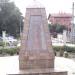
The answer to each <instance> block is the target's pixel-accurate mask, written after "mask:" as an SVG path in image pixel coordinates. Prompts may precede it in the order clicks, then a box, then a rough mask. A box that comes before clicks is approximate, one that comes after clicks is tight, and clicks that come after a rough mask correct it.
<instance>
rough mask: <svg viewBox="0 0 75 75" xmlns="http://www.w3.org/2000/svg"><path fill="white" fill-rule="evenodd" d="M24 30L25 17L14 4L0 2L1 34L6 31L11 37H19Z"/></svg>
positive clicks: (6, 0) (7, 1)
mask: <svg viewBox="0 0 75 75" xmlns="http://www.w3.org/2000/svg"><path fill="white" fill-rule="evenodd" d="M20 27H21V28H23V16H22V14H21V12H20V11H19V9H18V8H17V7H16V5H15V4H14V2H10V0H0V34H1V33H2V31H3V30H5V31H6V32H7V33H8V34H9V35H12V36H14V37H18V36H19V34H20Z"/></svg>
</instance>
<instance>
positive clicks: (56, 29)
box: [49, 24, 66, 34]
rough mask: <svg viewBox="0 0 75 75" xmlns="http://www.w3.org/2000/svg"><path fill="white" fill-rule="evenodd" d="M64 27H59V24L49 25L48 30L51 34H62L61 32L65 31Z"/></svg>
mask: <svg viewBox="0 0 75 75" xmlns="http://www.w3.org/2000/svg"><path fill="white" fill-rule="evenodd" d="M65 29H66V27H65V26H63V25H59V24H54V25H51V24H49V30H50V32H51V33H53V34H54V33H55V32H56V33H63V30H65Z"/></svg>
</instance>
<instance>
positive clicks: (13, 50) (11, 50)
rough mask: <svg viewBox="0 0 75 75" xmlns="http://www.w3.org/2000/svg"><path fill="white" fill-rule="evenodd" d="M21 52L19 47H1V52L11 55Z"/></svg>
mask: <svg viewBox="0 0 75 75" xmlns="http://www.w3.org/2000/svg"><path fill="white" fill-rule="evenodd" d="M18 53H19V48H18V47H15V48H1V49H0V54H9V55H14V54H18Z"/></svg>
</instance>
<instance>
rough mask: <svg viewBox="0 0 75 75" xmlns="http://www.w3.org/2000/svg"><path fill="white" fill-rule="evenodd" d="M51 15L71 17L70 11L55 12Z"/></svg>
mask: <svg viewBox="0 0 75 75" xmlns="http://www.w3.org/2000/svg"><path fill="white" fill-rule="evenodd" d="M51 16H52V17H72V14H71V13H57V14H51Z"/></svg>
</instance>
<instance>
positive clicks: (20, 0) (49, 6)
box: [12, 0, 75, 15]
mask: <svg viewBox="0 0 75 75" xmlns="http://www.w3.org/2000/svg"><path fill="white" fill-rule="evenodd" d="M12 1H14V2H15V4H16V6H17V7H18V8H19V9H20V11H21V12H22V13H23V15H25V11H26V7H27V6H28V5H29V4H31V3H32V1H33V0H12ZM37 1H39V2H40V3H41V4H42V5H43V6H45V8H46V13H47V15H48V14H49V13H59V12H60V13H61V12H63V13H72V3H73V2H74V3H75V0H37Z"/></svg>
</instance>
